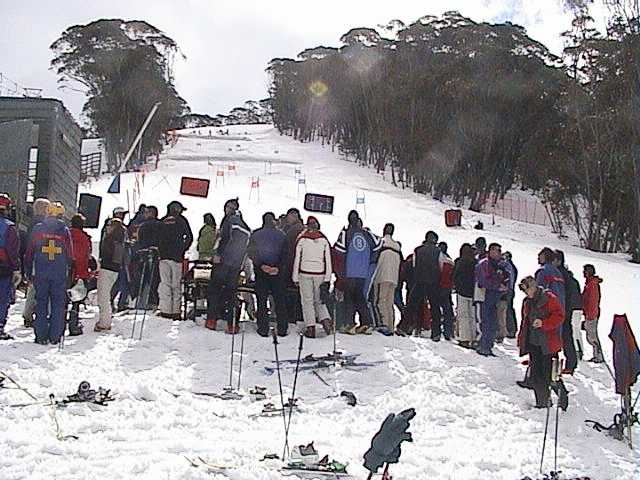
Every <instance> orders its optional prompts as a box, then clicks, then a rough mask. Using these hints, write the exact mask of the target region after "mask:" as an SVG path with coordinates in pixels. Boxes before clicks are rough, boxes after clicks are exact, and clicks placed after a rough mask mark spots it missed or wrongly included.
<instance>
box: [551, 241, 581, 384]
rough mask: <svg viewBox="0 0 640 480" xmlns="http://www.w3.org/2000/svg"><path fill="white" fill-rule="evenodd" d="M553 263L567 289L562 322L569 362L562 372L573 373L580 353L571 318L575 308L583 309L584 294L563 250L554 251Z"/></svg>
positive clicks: (563, 344)
mask: <svg viewBox="0 0 640 480" xmlns="http://www.w3.org/2000/svg"><path fill="white" fill-rule="evenodd" d="M552 263H553V265H554V266H555V267H556V268H557V269H558V270H559V271H560V273H561V274H562V279H563V280H564V289H565V294H564V296H565V302H564V311H565V315H564V322H563V324H562V350H563V351H564V356H565V358H566V361H567V363H566V364H565V366H564V369H563V370H562V373H563V374H568V375H573V371H574V370H575V369H576V367H577V366H578V353H577V352H576V343H575V340H574V338H573V326H572V324H571V318H572V315H573V311H574V310H580V309H582V294H581V292H580V284H579V283H578V281H577V280H576V279H575V277H574V276H573V273H571V271H570V270H569V269H568V268H567V266H566V264H565V258H564V252H563V251H562V250H556V251H555V252H554V256H553V262H552Z"/></svg>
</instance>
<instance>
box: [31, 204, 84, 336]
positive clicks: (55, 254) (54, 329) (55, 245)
mask: <svg viewBox="0 0 640 480" xmlns="http://www.w3.org/2000/svg"><path fill="white" fill-rule="evenodd" d="M63 215H64V207H63V206H62V204H61V203H59V202H55V203H51V204H49V207H48V208H47V217H46V218H45V219H44V220H43V221H42V222H41V223H39V224H38V225H36V226H35V227H34V229H33V232H32V233H31V239H30V241H29V247H28V248H27V253H26V255H25V262H26V266H25V267H26V268H25V270H26V271H27V272H33V275H34V277H33V281H34V285H35V287H36V322H35V333H36V342H37V343H39V344H42V345H46V344H47V343H49V342H50V343H52V344H57V343H59V342H60V338H61V337H62V334H63V333H64V319H65V307H66V290H67V285H68V273H69V268H70V267H71V264H72V261H73V250H72V245H71V234H70V233H69V229H68V228H67V226H66V225H65V224H64V222H63V221H62V216H63Z"/></svg>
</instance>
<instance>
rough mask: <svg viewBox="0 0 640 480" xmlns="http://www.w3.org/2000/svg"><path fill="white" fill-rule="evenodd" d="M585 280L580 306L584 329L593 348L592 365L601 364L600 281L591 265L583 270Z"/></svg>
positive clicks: (602, 358) (602, 360)
mask: <svg viewBox="0 0 640 480" xmlns="http://www.w3.org/2000/svg"><path fill="white" fill-rule="evenodd" d="M583 274H584V278H585V284H584V291H583V292H582V305H583V312H584V329H585V331H586V332H587V342H589V345H591V347H592V348H593V358H591V360H589V361H590V362H594V363H603V362H604V357H603V356H602V347H601V346H600V339H599V338H598V320H599V318H600V284H601V283H602V279H601V278H600V277H598V276H597V275H596V269H595V267H594V266H593V265H590V264H587V265H585V266H584V268H583Z"/></svg>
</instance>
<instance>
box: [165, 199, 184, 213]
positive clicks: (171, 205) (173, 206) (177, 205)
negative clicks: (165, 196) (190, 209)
mask: <svg viewBox="0 0 640 480" xmlns="http://www.w3.org/2000/svg"><path fill="white" fill-rule="evenodd" d="M167 210H169V211H170V212H172V211H177V210H181V211H183V212H186V211H187V209H186V208H185V206H184V205H182V204H181V203H180V202H178V201H177V200H174V201H173V202H170V203H169V205H167Z"/></svg>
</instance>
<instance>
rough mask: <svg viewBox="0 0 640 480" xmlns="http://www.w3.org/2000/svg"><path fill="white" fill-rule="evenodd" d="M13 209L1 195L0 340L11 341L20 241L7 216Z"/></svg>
mask: <svg viewBox="0 0 640 480" xmlns="http://www.w3.org/2000/svg"><path fill="white" fill-rule="evenodd" d="M10 207H11V199H10V198H9V196H8V195H4V194H2V195H0V340H11V339H12V337H11V335H9V334H8V333H6V332H5V331H4V326H5V325H6V323H7V316H8V314H9V305H10V304H11V299H12V297H13V277H14V274H15V273H16V272H17V271H18V265H19V255H20V239H19V237H18V231H17V229H16V226H15V224H14V223H13V222H12V221H10V220H9V219H8V218H7V216H8V214H9V210H10Z"/></svg>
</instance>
